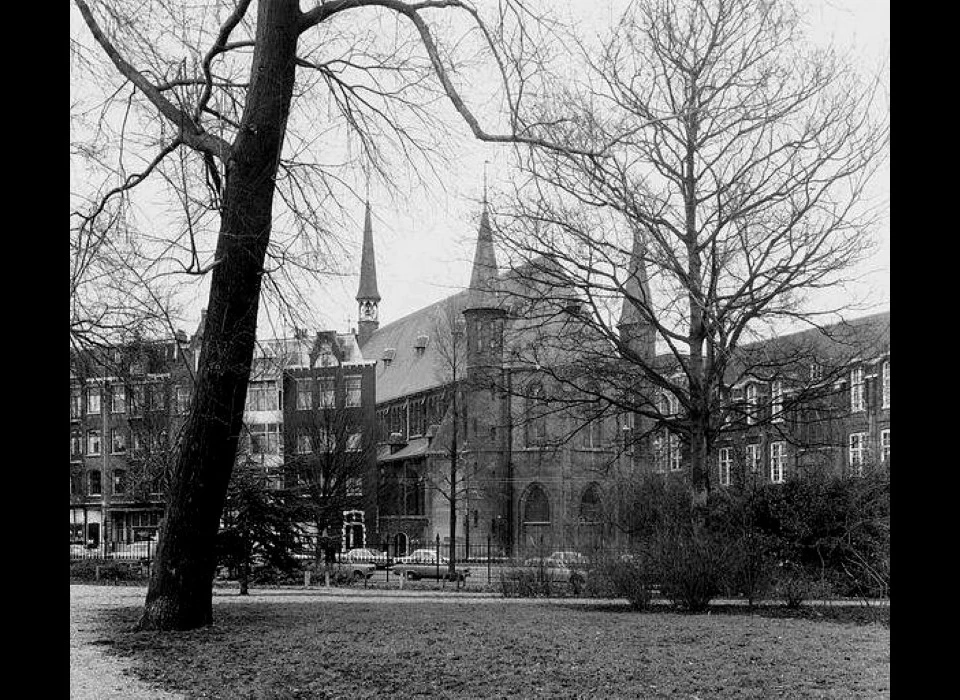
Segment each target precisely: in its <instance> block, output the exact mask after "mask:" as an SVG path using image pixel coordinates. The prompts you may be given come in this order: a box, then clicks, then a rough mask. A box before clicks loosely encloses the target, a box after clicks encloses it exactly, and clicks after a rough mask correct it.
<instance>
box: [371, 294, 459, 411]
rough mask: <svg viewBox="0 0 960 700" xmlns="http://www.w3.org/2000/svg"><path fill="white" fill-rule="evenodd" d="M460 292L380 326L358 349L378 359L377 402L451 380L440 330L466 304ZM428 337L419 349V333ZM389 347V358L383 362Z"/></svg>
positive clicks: (431, 387) (373, 358) (424, 389)
mask: <svg viewBox="0 0 960 700" xmlns="http://www.w3.org/2000/svg"><path fill="white" fill-rule="evenodd" d="M466 297H467V292H466V291H462V292H458V293H457V294H454V295H451V296H449V297H446V298H444V299H441V300H440V301H438V302H435V303H433V304H431V305H430V306H426V307H424V308H422V309H418V310H417V311H414V312H413V313H411V314H407V315H406V316H404V317H403V318H399V319H397V320H396V321H394V322H392V323H388V324H387V325H385V326H381V327H380V328H378V329H377V330H376V331H374V332H373V335H371V336H370V338H369V340H367V342H366V343H364V345H363V347H362V348H361V352H362V354H363V358H364V359H365V360H367V361H373V360H375V361H376V362H377V371H376V376H377V403H382V402H384V401H390V400H392V399H395V398H398V397H401V396H409V395H411V394H416V393H419V392H422V391H427V390H429V389H433V388H435V387H438V386H442V385H444V384H446V383H448V382H449V381H450V376H451V371H450V368H449V367H447V366H446V365H448V364H449V363H448V362H446V361H445V360H444V357H443V356H442V354H441V352H440V350H441V347H442V346H441V344H440V343H441V342H442V341H441V340H440V339H439V338H438V334H439V333H442V332H443V330H444V327H445V325H446V324H447V321H446V319H447V318H449V317H450V316H448V314H453V315H456V314H459V313H460V312H461V311H462V310H463V306H464V304H465V303H466ZM424 335H425V336H427V338H426V343H425V344H424V345H423V348H422V349H419V348H418V347H417V345H418V344H419V343H418V338H419V336H424ZM388 350H392V351H393V352H392V353H389V354H390V355H391V356H392V359H390V360H389V361H384V355H385V354H386V353H387V351H388Z"/></svg>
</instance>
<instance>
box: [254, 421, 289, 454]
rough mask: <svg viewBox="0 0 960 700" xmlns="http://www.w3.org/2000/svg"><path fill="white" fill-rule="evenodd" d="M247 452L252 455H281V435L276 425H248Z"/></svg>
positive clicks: (278, 426)
mask: <svg viewBox="0 0 960 700" xmlns="http://www.w3.org/2000/svg"><path fill="white" fill-rule="evenodd" d="M247 427H248V435H247V442H246V444H247V445H248V450H247V451H248V452H249V453H250V454H253V455H279V454H282V453H283V433H282V432H281V431H280V425H279V424H278V423H254V424H253V425H249V426H247Z"/></svg>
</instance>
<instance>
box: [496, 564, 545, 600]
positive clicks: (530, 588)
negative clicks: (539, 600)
mask: <svg viewBox="0 0 960 700" xmlns="http://www.w3.org/2000/svg"><path fill="white" fill-rule="evenodd" d="M500 592H501V593H502V594H503V597H504V598H533V597H535V596H537V595H540V594H541V592H542V585H541V581H538V580H537V572H536V571H534V570H533V569H531V568H529V567H514V568H511V569H502V570H501V572H500Z"/></svg>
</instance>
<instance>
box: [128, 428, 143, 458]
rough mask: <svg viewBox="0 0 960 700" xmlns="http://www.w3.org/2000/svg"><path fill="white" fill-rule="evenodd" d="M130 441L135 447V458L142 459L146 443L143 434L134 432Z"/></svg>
mask: <svg viewBox="0 0 960 700" xmlns="http://www.w3.org/2000/svg"><path fill="white" fill-rule="evenodd" d="M130 441H131V443H132V447H133V456H134V457H140V456H142V455H143V452H144V449H145V441H144V439H143V433H141V432H139V431H136V430H135V431H133V433H132V434H131V435H130Z"/></svg>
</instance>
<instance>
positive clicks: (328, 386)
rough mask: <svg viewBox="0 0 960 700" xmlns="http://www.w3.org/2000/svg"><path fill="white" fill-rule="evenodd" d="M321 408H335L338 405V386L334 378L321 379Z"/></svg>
mask: <svg viewBox="0 0 960 700" xmlns="http://www.w3.org/2000/svg"><path fill="white" fill-rule="evenodd" d="M319 398H320V403H319V407H320V408H334V407H336V405H337V394H336V384H335V383H334V380H333V377H320V397H319Z"/></svg>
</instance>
